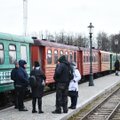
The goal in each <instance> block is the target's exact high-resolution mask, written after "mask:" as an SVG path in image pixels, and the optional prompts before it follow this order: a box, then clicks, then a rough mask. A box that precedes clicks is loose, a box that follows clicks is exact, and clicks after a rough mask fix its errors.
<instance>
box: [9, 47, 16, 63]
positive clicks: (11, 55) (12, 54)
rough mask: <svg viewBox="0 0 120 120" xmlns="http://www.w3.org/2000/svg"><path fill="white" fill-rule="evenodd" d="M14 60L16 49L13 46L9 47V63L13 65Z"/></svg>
mask: <svg viewBox="0 0 120 120" xmlns="http://www.w3.org/2000/svg"><path fill="white" fill-rule="evenodd" d="M15 60H16V47H15V45H9V62H10V64H14V62H15Z"/></svg>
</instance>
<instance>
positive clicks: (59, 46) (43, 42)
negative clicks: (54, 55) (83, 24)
mask: <svg viewBox="0 0 120 120" xmlns="http://www.w3.org/2000/svg"><path fill="white" fill-rule="evenodd" d="M34 44H35V45H42V46H49V47H57V48H64V49H71V50H79V47H78V46H73V45H66V44H61V43H56V42H50V41H45V40H40V39H34Z"/></svg>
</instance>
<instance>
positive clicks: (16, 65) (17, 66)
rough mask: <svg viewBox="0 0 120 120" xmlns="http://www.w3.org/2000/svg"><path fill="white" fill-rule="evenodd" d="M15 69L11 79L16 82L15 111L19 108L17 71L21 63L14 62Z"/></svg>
mask: <svg viewBox="0 0 120 120" xmlns="http://www.w3.org/2000/svg"><path fill="white" fill-rule="evenodd" d="M14 65H15V68H13V69H12V71H11V79H12V80H13V81H14V88H15V91H14V103H15V109H17V108H18V91H17V87H16V81H17V71H18V68H19V63H18V62H17V61H15V62H14Z"/></svg>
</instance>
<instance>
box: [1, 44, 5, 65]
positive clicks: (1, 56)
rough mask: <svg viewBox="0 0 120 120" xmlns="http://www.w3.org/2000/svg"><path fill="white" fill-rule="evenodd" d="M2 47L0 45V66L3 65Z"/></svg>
mask: <svg viewBox="0 0 120 120" xmlns="http://www.w3.org/2000/svg"><path fill="white" fill-rule="evenodd" d="M4 59H5V57H4V45H3V44H2V43H0V65H1V64H3V63H4Z"/></svg>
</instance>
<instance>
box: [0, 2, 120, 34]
mask: <svg viewBox="0 0 120 120" xmlns="http://www.w3.org/2000/svg"><path fill="white" fill-rule="evenodd" d="M119 6H120V0H28V22H27V23H28V24H27V32H28V33H30V32H33V31H34V32H39V31H46V30H48V31H49V32H59V31H62V30H64V31H65V32H73V33H82V34H87V33H88V28H87V26H88V25H89V23H90V22H92V23H93V25H94V34H95V35H96V34H97V33H98V32H101V31H102V32H106V33H108V34H115V33H119V31H120V7H119ZM0 32H5V33H12V34H19V35H21V34H23V0H0Z"/></svg>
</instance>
